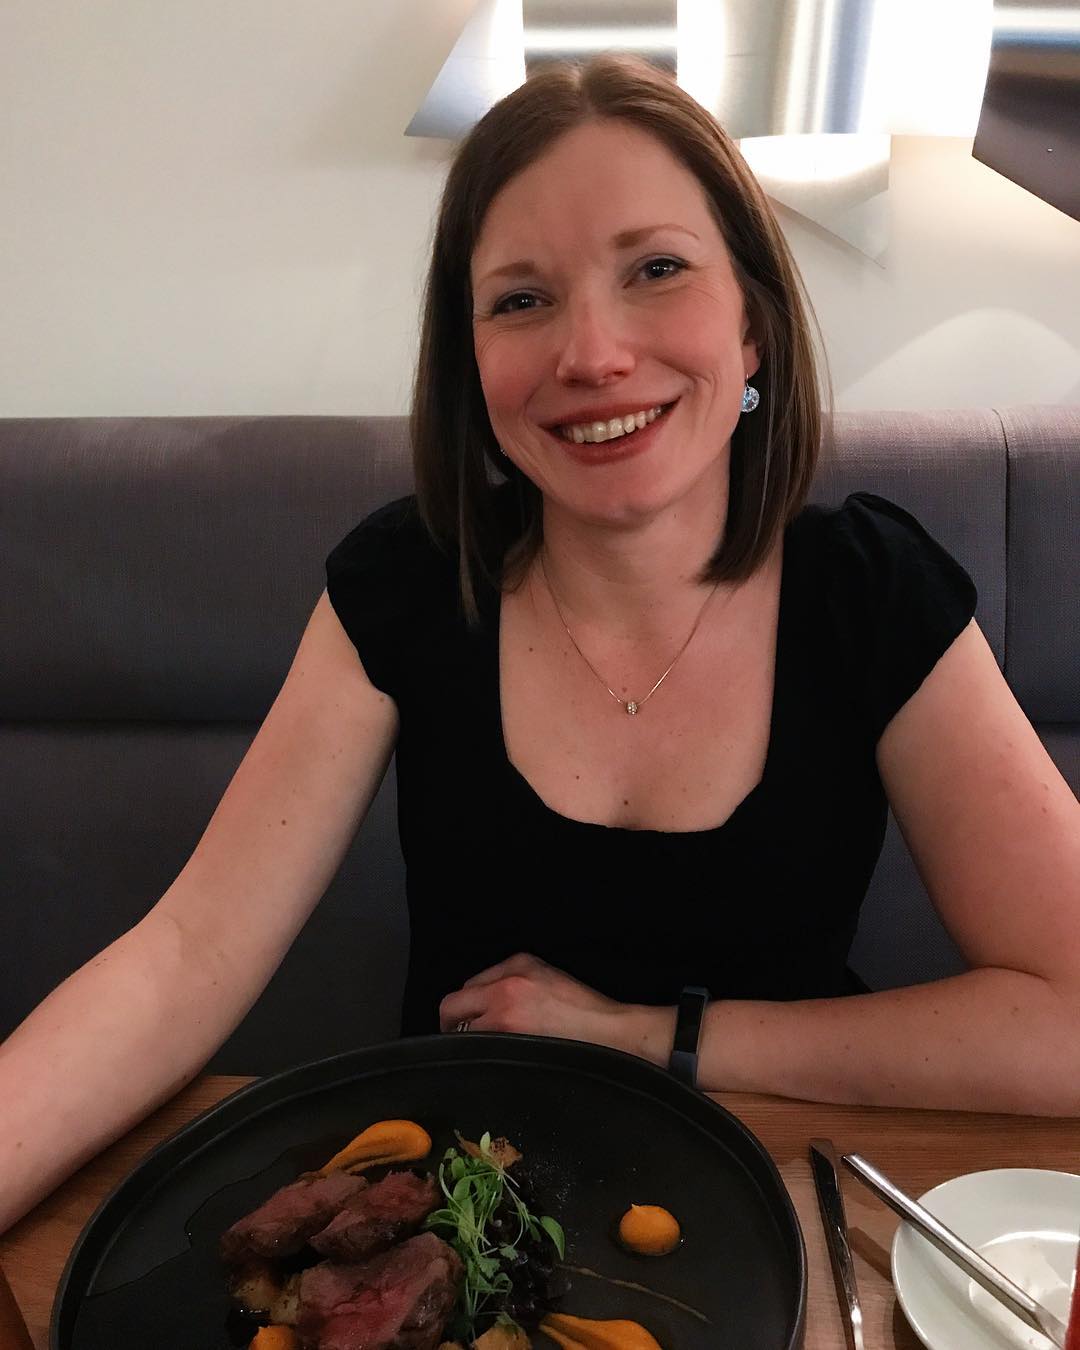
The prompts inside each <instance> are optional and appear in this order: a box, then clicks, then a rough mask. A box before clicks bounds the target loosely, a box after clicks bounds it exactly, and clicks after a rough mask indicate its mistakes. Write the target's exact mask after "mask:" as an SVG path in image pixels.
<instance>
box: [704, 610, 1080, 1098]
mask: <svg viewBox="0 0 1080 1350" xmlns="http://www.w3.org/2000/svg"><path fill="white" fill-rule="evenodd" d="M878 765H879V768H880V771H881V775H882V779H883V781H884V783H885V787H886V791H887V793H888V796H889V801H890V803H891V805H892V808H893V811H894V813H895V815H896V818H897V821H898V823H899V825H900V828H901V831H902V832H903V834H904V837H905V839H906V841H907V844H908V847H909V849H910V850H911V854H912V857H913V858H914V859H915V862H916V865H917V866H918V869H919V872H920V874H921V876H922V878H923V881H924V883H925V885H926V888H927V891H928V892H929V894H930V896H931V898H932V899H933V900H934V903H935V905H936V907H937V909H938V911H939V913H940V914H941V917H942V920H943V922H944V923H945V925H946V927H947V928H948V930H949V932H950V934H951V935H952V937H953V939H954V940H955V941H956V943H957V944H958V946H959V947H960V949H961V951H962V952H963V953H964V955H965V957H966V958H967V960H968V961H969V962H970V963H971V965H972V970H970V971H969V972H967V973H965V974H963V975H957V976H954V977H952V978H950V979H946V980H940V981H936V982H934V983H932V984H924V985H918V986H915V987H912V988H907V989H896V990H891V991H888V992H882V993H876V994H869V995H863V996H859V997H855V998H848V999H824V1000H820V1001H815V1002H809V1003H806V1002H804V1003H793V1004H769V1003H752V1002H751V1003H742V1002H732V1003H720V1004H718V1005H717V1006H716V1007H715V1008H713V1009H712V1010H711V1011H710V1013H709V1014H708V1015H707V1035H706V1037H705V1038H704V1039H703V1047H704V1052H705V1053H704V1056H703V1059H702V1066H701V1074H700V1077H701V1081H702V1083H703V1084H704V1085H705V1086H706V1087H716V1088H721V1087H724V1088H729V1089H736V1090H737V1089H746V1090H751V1091H763V1092H776V1093H782V1094H785V1095H789V1096H796V1097H810V1098H814V1099H817V1100H822V1101H833V1102H861V1103H872V1104H880V1105H899V1106H941V1107H953V1108H962V1109H970V1110H1001V1111H1017V1112H1033V1113H1040V1114H1055V1115H1080V803H1078V802H1077V800H1076V798H1075V797H1074V796H1073V794H1072V792H1071V791H1070V790H1069V786H1068V784H1067V783H1066V782H1065V780H1064V779H1063V778H1062V776H1061V774H1060V773H1059V772H1058V770H1057V768H1056V767H1055V765H1054V763H1053V761H1052V760H1051V759H1050V756H1049V755H1048V754H1047V753H1046V750H1045V749H1044V748H1043V745H1042V743H1041V742H1040V740H1039V738H1038V736H1037V735H1036V733H1035V731H1034V729H1033V728H1032V726H1031V724H1030V723H1029V722H1028V720H1027V718H1026V717H1025V716H1024V714H1023V712H1022V710H1021V709H1020V707H1019V706H1018V705H1017V703H1016V700H1015V698H1014V697H1013V695H1012V693H1011V691H1010V690H1009V688H1008V685H1007V684H1006V683H1005V680H1004V678H1003V677H1002V675H1001V672H1000V671H999V670H998V668H997V664H996V663H995V661H994V658H993V655H992V653H991V651H990V648H989V647H988V646H987V643H986V640H985V638H984V637H983V635H982V633H981V632H980V631H979V629H978V626H977V625H976V624H975V623H974V622H973V623H972V624H971V625H970V626H969V627H968V628H967V629H966V630H965V632H964V633H962V634H961V635H960V636H959V637H958V638H957V639H956V641H955V642H954V643H953V644H952V646H951V647H950V648H949V650H948V651H947V652H946V653H945V655H944V656H943V657H942V658H941V660H940V661H939V662H938V664H937V666H936V667H935V668H934V670H933V671H932V672H931V674H930V675H929V676H928V677H927V679H926V680H925V682H924V683H923V685H922V687H921V688H920V689H919V690H918V691H917V692H916V693H915V694H914V695H913V696H912V698H910V699H909V700H908V702H907V703H906V704H905V705H904V707H903V708H901V709H900V711H899V712H898V713H897V715H896V716H895V717H894V718H893V720H892V722H891V723H890V724H889V726H888V727H887V728H886V730H885V733H884V735H883V736H882V738H881V741H880V742H879V745H878ZM898 940H900V939H899V937H898Z"/></svg>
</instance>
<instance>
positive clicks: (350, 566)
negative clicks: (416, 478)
mask: <svg viewBox="0 0 1080 1350" xmlns="http://www.w3.org/2000/svg"><path fill="white" fill-rule="evenodd" d="M438 552H439V551H438V549H437V548H436V545H435V542H434V540H433V539H432V538H431V536H430V535H429V534H428V532H427V529H426V528H425V526H424V522H423V521H422V520H421V518H420V509H419V507H418V505H417V502H416V497H415V496H409V497H399V498H398V499H397V500H396V501H392V502H388V503H387V504H386V505H385V506H380V507H379V509H378V510H377V511H373V512H372V513H371V515H369V516H366V517H365V518H364V519H363V520H362V521H361V522H360V524H359V525H357V526H356V527H355V528H354V529H352V530H350V531H349V533H348V534H347V535H346V536H345V538H344V539H342V540H341V542H340V543H339V544H337V545H336V546H335V547H334V548H333V549H332V550H331V552H330V555H329V557H328V558H327V560H326V566H327V571H328V572H333V573H343V572H348V571H350V570H353V571H355V570H356V569H357V568H360V567H364V566H369V565H372V564H377V563H378V562H380V561H382V560H387V559H391V558H406V557H409V556H416V557H423V556H424V555H425V554H428V553H431V554H438Z"/></svg>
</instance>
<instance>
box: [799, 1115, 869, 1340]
mask: <svg viewBox="0 0 1080 1350" xmlns="http://www.w3.org/2000/svg"><path fill="white" fill-rule="evenodd" d="M810 1169H811V1171H812V1172H813V1175H814V1187H815V1189H816V1190H817V1198H818V1204H819V1205H820V1206H821V1223H822V1226H823V1227H824V1229H825V1241H826V1243H827V1244H828V1248H829V1260H830V1262H831V1263H832V1269H833V1279H834V1280H835V1281H836V1295H837V1298H838V1299H839V1300H840V1311H841V1313H843V1314H844V1315H845V1321H844V1331H845V1334H846V1336H847V1343H848V1350H864V1346H863V1334H862V1304H861V1303H860V1302H859V1288H858V1285H857V1284H856V1283H855V1263H854V1261H853V1260H852V1257H851V1247H850V1246H849V1245H848V1235H847V1216H846V1215H845V1213H844V1197H843V1195H841V1193H840V1178H839V1176H838V1175H837V1170H836V1150H835V1148H833V1144H832V1140H831V1139H811V1140H810Z"/></svg>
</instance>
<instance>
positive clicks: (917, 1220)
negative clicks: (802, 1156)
mask: <svg viewBox="0 0 1080 1350" xmlns="http://www.w3.org/2000/svg"><path fill="white" fill-rule="evenodd" d="M841 1161H842V1162H843V1164H844V1166H845V1167H846V1168H847V1169H848V1170H849V1171H850V1172H852V1173H853V1174H854V1175H855V1176H856V1177H858V1179H859V1180H860V1181H861V1182H862V1183H863V1185H865V1186H867V1187H869V1189H870V1190H872V1191H873V1192H874V1194H875V1195H876V1196H877V1197H878V1199H879V1200H882V1201H884V1203H885V1204H886V1205H888V1206H889V1208H890V1209H892V1210H895V1212H896V1213H897V1214H899V1215H900V1217H901V1218H902V1219H906V1220H907V1222H908V1223H910V1224H911V1226H912V1227H913V1228H915V1229H916V1230H917V1231H918V1232H919V1233H921V1234H922V1236H923V1237H924V1238H926V1240H927V1241H928V1242H930V1243H932V1244H933V1246H934V1247H936V1248H937V1250H938V1251H939V1252H941V1253H942V1255H943V1256H946V1257H948V1259H949V1260H950V1261H952V1262H954V1264H956V1265H958V1266H959V1267H960V1269H961V1270H962V1271H964V1272H965V1274H967V1275H969V1276H970V1277H971V1278H972V1279H973V1280H974V1281H975V1283H976V1284H978V1285H980V1286H981V1287H982V1288H983V1289H985V1290H986V1292H987V1293H988V1294H991V1295H992V1296H993V1297H994V1298H996V1299H997V1300H998V1301H999V1302H1000V1303H1003V1304H1004V1305H1005V1307H1006V1308H1008V1309H1009V1311H1010V1312H1011V1313H1014V1314H1015V1315H1016V1316H1017V1317H1019V1319H1020V1320H1021V1322H1023V1323H1024V1324H1025V1325H1026V1326H1029V1327H1033V1328H1034V1329H1035V1330H1036V1331H1039V1332H1041V1333H1042V1334H1043V1335H1044V1336H1046V1337H1047V1338H1048V1339H1049V1340H1050V1341H1052V1342H1053V1344H1054V1345H1056V1346H1058V1347H1064V1345H1065V1336H1066V1329H1065V1324H1064V1323H1063V1322H1062V1321H1061V1320H1060V1319H1059V1318H1057V1317H1055V1316H1054V1314H1053V1313H1052V1312H1050V1310H1049V1309H1048V1308H1044V1307H1043V1305H1042V1304H1041V1303H1038V1302H1036V1300H1035V1299H1033V1298H1032V1297H1031V1295H1030V1294H1028V1293H1026V1292H1025V1290H1023V1289H1021V1288H1020V1286H1019V1285H1018V1284H1014V1283H1013V1281H1012V1280H1010V1279H1009V1278H1008V1276H1006V1275H1003V1274H1002V1273H1001V1271H1000V1270H998V1269H997V1268H996V1267H995V1266H992V1265H991V1264H990V1262H989V1261H987V1260H986V1259H985V1257H983V1256H981V1255H980V1254H979V1253H978V1252H977V1251H976V1250H975V1249H974V1248H973V1247H969V1246H968V1244H967V1243H966V1242H964V1240H963V1239H962V1238H959V1237H957V1235H956V1234H955V1233H954V1232H953V1231H952V1229H951V1228H947V1227H946V1226H945V1225H944V1224H943V1223H942V1222H941V1220H940V1219H936V1218H935V1217H934V1216H933V1214H931V1213H930V1211H929V1210H928V1209H924V1208H923V1206H922V1205H920V1204H919V1203H918V1201H917V1200H912V1199H911V1197H910V1196H908V1195H905V1194H904V1192H903V1191H902V1190H900V1189H899V1188H898V1187H897V1186H894V1185H893V1183H892V1182H891V1181H890V1180H889V1179H888V1177H886V1176H884V1175H883V1174H882V1173H881V1172H879V1171H878V1170H877V1168H876V1167H873V1166H872V1165H871V1164H870V1163H868V1162H867V1161H866V1159H865V1158H861V1157H860V1156H859V1155H858V1154H857V1153H848V1154H845V1155H844V1157H843V1158H842V1159H841Z"/></svg>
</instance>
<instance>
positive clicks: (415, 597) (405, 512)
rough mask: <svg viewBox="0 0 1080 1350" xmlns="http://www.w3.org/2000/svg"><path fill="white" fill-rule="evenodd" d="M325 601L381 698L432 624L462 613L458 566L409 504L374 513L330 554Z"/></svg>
mask: <svg viewBox="0 0 1080 1350" xmlns="http://www.w3.org/2000/svg"><path fill="white" fill-rule="evenodd" d="M326 593H327V597H328V598H329V601H330V604H331V605H332V607H333V609H334V612H335V614H336V615H337V617H338V620H339V622H340V623H341V626H342V628H343V629H344V630H345V632H346V633H347V634H348V636H349V637H350V639H351V640H352V643H353V646H354V647H355V648H356V650H357V652H358V654H359V656H360V659H361V661H362V662H363V664H364V667H365V669H366V670H367V672H368V676H369V678H370V679H371V682H372V683H373V684H375V685H376V686H377V687H378V688H380V689H382V690H383V691H384V692H393V689H394V687H395V686H396V684H397V681H398V675H399V672H400V670H401V669H403V668H404V666H405V664H406V663H407V661H408V659H409V652H410V650H411V649H412V648H413V647H415V646H417V645H418V644H420V643H421V642H422V641H423V638H424V635H425V633H426V632H427V631H428V630H429V628H430V626H431V624H432V623H435V622H440V623H446V622H451V621H454V620H456V618H457V615H458V612H459V602H458V587H457V566H456V561H455V560H454V559H453V558H451V557H449V556H448V555H447V554H446V553H445V552H444V551H443V550H442V549H440V548H439V546H438V545H437V544H436V542H435V541H434V539H432V537H431V535H430V534H429V533H428V530H427V527H426V526H425V524H424V522H423V520H422V519H421V517H420V511H419V508H418V506H417V502H416V498H415V497H412V496H410V497H401V498H399V499H398V500H397V501H393V502H389V503H388V504H387V505H386V506H383V507H380V508H379V509H378V510H377V511H374V512H372V514H371V515H369V516H367V517H366V518H365V519H364V520H362V521H361V522H360V524H359V525H357V526H356V527H355V529H352V530H350V531H349V533H348V534H347V535H346V536H345V538H344V539H342V540H341V542H340V543H339V544H337V545H336V546H335V547H334V548H333V549H332V550H331V552H330V554H329V556H328V557H327V559H326Z"/></svg>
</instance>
